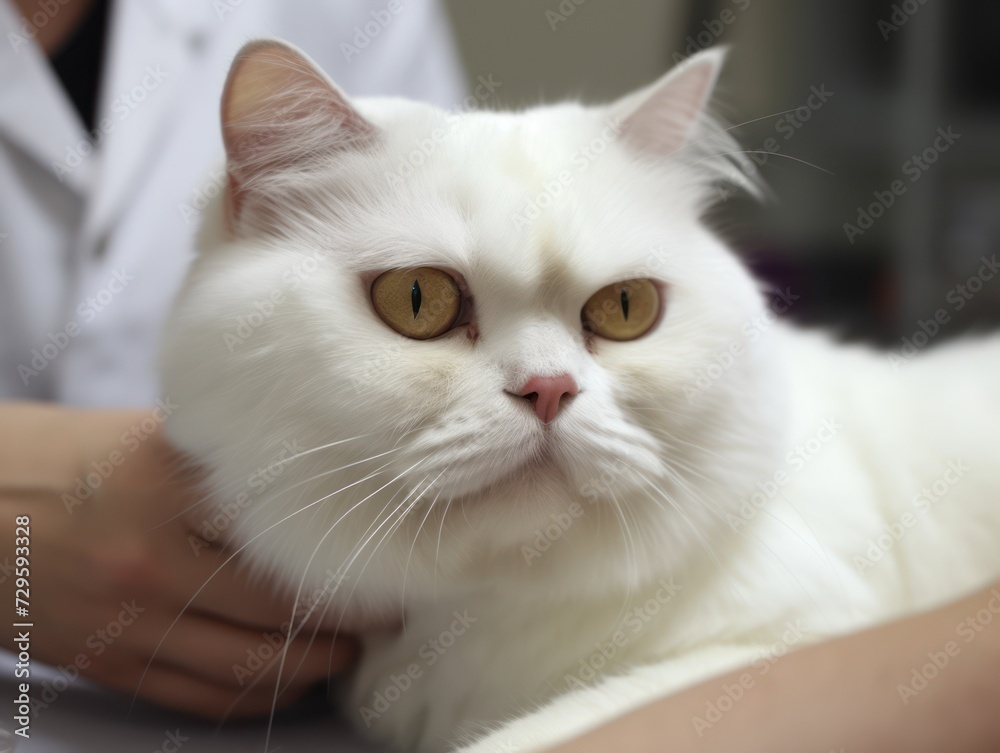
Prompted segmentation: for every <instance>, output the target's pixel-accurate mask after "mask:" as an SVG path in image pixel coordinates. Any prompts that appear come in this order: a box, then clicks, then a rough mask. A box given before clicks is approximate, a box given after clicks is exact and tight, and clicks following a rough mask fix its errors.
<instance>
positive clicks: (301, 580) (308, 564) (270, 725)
mask: <svg viewBox="0 0 1000 753" xmlns="http://www.w3.org/2000/svg"><path fill="white" fill-rule="evenodd" d="M419 464H420V461H417V462H416V463H414V464H413V465H412V466H410V467H409V468H407V469H406V470H405V471H403V472H401V473H400V474H399V475H397V476H396V477H395V478H393V479H392V480H390V481H389V482H388V483H386V484H384V485H383V486H381V487H380V488H379V489H377V490H376V491H374V492H372V493H371V494H369V495H368V496H366V497H364V498H363V499H361V500H360V501H359V502H357V503H356V504H354V505H353V506H352V507H351V508H350V509H348V511H347V512H345V513H344V514H343V515H341V516H340V517H339V518H338V519H337V520H336V521H334V523H333V525H331V526H330V527H329V528H328V529H327V531H326V533H324V534H323V536H322V538H320V540H319V541H318V542H317V544H316V546H315V547H314V548H313V551H312V554H311V555H310V556H309V560H308V562H306V566H305V568H303V572H302V576H301V577H300V578H299V584H298V587H297V588H296V591H295V600H294V602H293V607H292V616H291V620H290V621H289V626H288V632H289V634H290V635H291V633H292V630H293V628H294V627H295V613H296V611H297V610H298V604H299V600H300V599H301V598H302V589H303V587H304V584H305V580H306V576H307V575H308V573H309V568H310V567H311V565H312V562H313V560H314V559H315V557H316V554H317V553H318V552H319V550H320V548H321V547H322V545H323V543H324V542H325V541H326V538H327V537H328V536H329V535H330V534H331V533H332V532H333V530H334V529H335V528H336V527H337V525H338V524H339V523H340V522H341V521H342V520H344V518H345V517H347V515H348V514H350V513H351V512H352V511H353V510H355V509H357V508H358V507H360V506H361V505H362V504H364V503H365V502H367V501H368V500H369V499H371V498H372V497H374V496H375V495H376V494H378V493H379V492H380V491H382V490H383V489H385V488H386V487H388V486H389V485H391V484H393V483H395V482H396V481H398V480H399V479H401V478H402V477H403V476H405V475H406V474H407V473H409V472H410V471H412V470H413V469H414V468H416V467H417V466H418V465H419ZM313 504H315V503H313ZM386 506H388V505H386ZM383 509H384V508H383ZM376 530H378V529H376ZM352 562H353V560H352ZM349 569H350V563H348V565H347V567H345V568H343V570H340V569H338V572H341V573H342V575H343V576H344V577H346V574H347V571H348V570H349ZM342 582H343V579H340V580H338V581H337V583H336V585H335V586H334V589H333V591H332V592H331V593H330V600H329V601H328V603H327V607H326V608H328V607H329V604H330V603H332V601H333V597H334V596H335V595H336V593H337V591H338V589H339V588H340V584H341V583H342ZM326 608H324V614H325V612H326ZM314 610H315V606H312V607H310V610H309V613H308V614H307V615H306V616H305V617H304V618H303V619H302V624H303V625H304V624H306V622H307V621H308V619H309V617H311V616H312V613H313V611H314ZM342 618H343V617H342ZM342 618H341V619H342ZM339 632H340V623H339V622H338V624H337V630H335V631H334V638H335V639H336V636H337V635H338V634H339ZM289 643H290V641H286V642H285V645H284V647H283V648H282V652H281V661H280V663H279V664H278V676H277V678H276V679H275V682H274V697H273V699H272V702H271V716H270V718H269V719H268V723H267V734H266V737H265V744H264V747H265V750H266V749H267V748H268V747H269V746H270V741H271V733H272V728H273V723H274V713H275V711H276V710H277V708H278V697H279V695H280V691H281V676H282V673H283V671H284V667H285V662H286V660H287V657H288V646H289ZM310 643H311V641H310ZM300 666H301V664H300ZM297 670H298V668H296V671H297Z"/></svg>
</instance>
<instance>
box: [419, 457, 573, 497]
mask: <svg viewBox="0 0 1000 753" xmlns="http://www.w3.org/2000/svg"><path fill="white" fill-rule="evenodd" d="M540 483H541V484H542V487H541V488H552V487H566V486H567V485H568V483H569V477H568V476H567V475H566V473H565V471H564V470H563V469H562V468H561V467H560V465H559V464H558V463H557V462H556V461H555V460H554V458H553V454H552V452H551V451H550V449H549V448H548V446H544V447H543V448H542V451H541V453H540V454H539V455H538V456H536V457H532V458H531V459H529V460H526V461H524V462H523V463H521V464H519V465H517V466H515V467H514V468H513V469H510V470H508V471H507V472H505V473H501V474H498V475H497V476H495V477H493V478H485V477H484V475H483V474H478V475H477V474H468V475H464V476H459V477H457V478H454V479H450V480H449V481H448V482H447V483H445V484H442V485H441V487H439V490H440V492H441V499H449V500H452V501H453V503H461V504H482V503H488V502H492V501H497V500H502V501H505V502H509V501H511V500H513V499H520V498H522V497H525V496H537V493H538V489H539V484H540ZM437 491H438V490H435V493H437Z"/></svg>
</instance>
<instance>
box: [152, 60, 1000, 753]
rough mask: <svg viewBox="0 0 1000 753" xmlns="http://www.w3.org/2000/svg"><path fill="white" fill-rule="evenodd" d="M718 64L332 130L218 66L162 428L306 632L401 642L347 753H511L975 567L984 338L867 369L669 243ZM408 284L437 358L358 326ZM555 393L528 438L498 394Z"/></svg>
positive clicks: (937, 587) (363, 692)
mask: <svg viewBox="0 0 1000 753" xmlns="http://www.w3.org/2000/svg"><path fill="white" fill-rule="evenodd" d="M719 63H720V59H719V58H718V56H715V55H713V54H709V55H702V56H700V58H699V59H698V60H697V61H692V62H691V63H690V64H689V65H687V66H685V67H684V68H683V69H682V70H681V71H680V73H678V74H674V75H673V76H672V77H670V78H667V79H665V80H664V81H663V82H660V83H659V84H657V85H655V86H654V87H651V88H650V89H648V90H645V91H644V92H640V93H638V94H635V95H632V96H631V97H629V98H626V99H625V100H623V101H622V102H619V103H616V104H615V105H613V106H612V107H610V108H602V109H587V108H583V107H580V106H578V105H562V106H557V107H551V108H540V109H538V110H536V111H531V112H529V113H526V114H517V115H515V114H502V113H501V114H494V113H471V114H464V115H462V116H446V115H445V114H443V113H441V112H439V111H435V110H433V109H432V108H428V107H426V106H419V105H414V104H410V103H404V102H396V101H372V102H365V103H358V106H357V109H355V108H354V107H352V106H351V105H350V104H349V103H347V101H346V99H345V98H344V97H343V95H342V94H341V93H340V92H339V91H337V90H336V89H335V88H333V87H332V86H331V85H330V84H329V82H327V81H325V80H324V79H322V77H321V76H319V75H318V74H317V73H316V72H315V71H312V70H310V69H309V68H308V65H307V64H305V63H304V62H303V61H302V60H301V58H299V57H298V56H297V54H296V53H295V52H294V51H292V50H289V49H288V48H285V47H281V46H276V45H267V44H260V43H258V44H257V45H251V46H250V47H249V48H248V51H247V52H246V53H244V55H243V56H242V57H241V59H240V62H238V64H237V65H236V66H234V73H233V74H231V77H230V83H229V84H228V85H227V95H226V97H225V99H224V107H223V112H224V116H223V118H224V126H225V129H226V130H225V133H226V137H227V147H228V149H229V158H230V166H229V170H230V175H231V181H232V182H231V184H230V189H229V192H228V196H227V199H226V201H225V202H223V203H220V205H219V206H217V207H216V214H215V216H214V219H213V220H212V221H211V222H209V225H208V227H207V229H206V231H205V233H204V236H203V249H202V255H201V257H200V258H199V260H198V261H197V262H196V264H195V266H194V268H193V270H192V273H191V276H190V278H189V282H188V285H187V286H186V289H185V291H184V293H183V294H182V296H181V299H180V301H179V303H178V307H177V312H176V315H175V317H174V319H173V322H172V324H171V328H170V331H169V333H168V339H167V350H166V360H165V363H166V364H167V365H166V368H165V387H166V391H167V392H168V393H169V394H170V395H171V397H172V398H173V399H174V400H176V401H177V402H178V403H179V404H180V405H181V407H180V409H179V410H178V411H177V412H176V413H175V415H174V416H172V417H171V421H170V422H169V424H168V433H169V436H170V438H171V439H172V440H173V441H174V442H175V443H176V444H178V446H180V447H181V448H182V449H184V450H186V451H188V452H189V453H191V454H192V455H193V456H195V457H197V458H199V459H200V460H201V461H202V462H204V463H205V465H206V466H207V467H208V468H209V470H210V471H211V482H212V485H213V488H214V489H215V490H216V491H217V492H218V498H219V500H220V502H223V501H224V500H226V499H227V497H229V498H231V497H233V495H234V494H237V493H239V492H244V494H243V497H242V498H241V499H242V500H243V501H242V503H241V504H240V505H239V509H238V510H237V513H236V515H235V516H234V520H233V525H232V526H231V528H229V530H228V532H227V534H226V535H227V536H228V537H229V538H230V539H231V541H232V542H233V544H234V545H238V546H245V547H246V553H247V554H248V555H249V557H250V558H251V560H252V561H253V562H255V563H256V564H257V566H258V567H259V569H261V570H264V571H269V572H273V573H275V574H276V575H277V576H278V577H279V578H280V579H282V580H283V582H285V583H286V584H288V587H289V588H291V589H293V590H294V591H298V592H299V593H300V594H301V595H302V596H308V595H310V594H313V593H315V590H316V588H317V587H323V586H325V590H326V592H327V594H326V596H327V601H323V603H322V607H321V608H322V609H323V610H324V611H326V612H327V621H328V622H329V623H331V624H333V625H336V624H338V623H342V625H343V626H345V627H351V626H357V625H363V624H365V623H366V622H370V621H372V620H387V621H392V620H394V619H404V620H405V627H404V629H403V630H402V631H401V632H400V633H399V634H393V635H392V636H386V635H384V634H383V635H380V636H378V635H376V636H373V637H371V638H369V639H368V641H367V644H368V646H367V651H366V653H365V656H364V659H363V661H362V663H361V666H360V667H359V669H358V672H357V677H356V679H355V681H354V689H353V691H352V693H351V694H350V698H349V700H348V702H347V705H346V711H347V713H348V715H349V716H351V717H352V718H353V719H355V720H356V721H357V722H358V724H359V726H360V727H361V728H362V729H367V730H369V732H370V734H372V735H373V736H374V737H376V738H378V739H383V740H387V741H391V742H393V743H395V744H397V745H399V746H402V747H408V748H412V747H419V748H420V749H426V750H432V749H441V748H447V747H448V746H449V745H453V744H456V743H459V742H462V741H463V740H467V739H469V738H470V737H471V736H473V735H475V734H477V733H481V732H482V731H483V730H485V729H497V730H498V731H496V732H494V733H491V734H489V735H487V736H486V737H484V738H481V739H480V741H479V742H477V743H474V747H475V749H477V750H478V749H482V750H529V749H532V748H534V747H539V746H541V745H545V744H551V743H553V742H556V741H558V740H561V739H563V738H565V737H568V736H570V735H572V734H574V733H576V732H579V731H581V730H582V729H585V728H586V727H588V726H593V725H595V724H598V723H600V722H601V721H604V720H605V719H607V718H609V717H610V716H613V715H615V714H617V713H619V712H621V711H622V710H624V709H625V708H628V707H631V706H635V705H638V704H640V703H642V702H644V701H648V700H651V699H652V698H654V697H656V696H657V695H661V694H663V693H665V692H668V691H670V690H674V689H677V688H679V687H683V686H685V685H687V684H690V683H692V682H694V681H696V680H698V679H702V678H705V677H707V676H710V675H712V674H716V673H718V672H719V671H721V670H724V669H726V668H729V667H732V666H737V665H741V664H751V663H754V664H753V669H751V670H750V672H751V679H753V676H755V673H758V672H764V671H766V670H767V667H768V666H769V665H770V662H771V661H772V660H773V657H772V656H771V654H769V652H774V651H777V652H778V653H782V652H784V651H785V650H787V649H790V648H794V647H796V646H798V645H802V644H804V643H806V642H812V641H817V640H822V639H823V638H825V637H828V636H831V635H835V634H838V633H841V632H844V631H846V630H850V629H853V628H857V627H860V626H863V625H868V624H872V623H874V622H877V621H880V620H884V619H886V618H889V617H892V616H895V615H899V614H903V613H906V612H908V611H913V610H916V609H919V608H922V607H926V606H929V605H932V604H936V603H939V602H941V601H943V600H945V599H947V598H949V597H953V596H957V595H958V594H960V593H962V592H964V591H967V590H969V589H972V588H974V587H976V586H978V585H982V584H984V583H987V582H988V581H989V580H990V579H991V578H996V577H997V576H1000V551H998V547H997V542H998V541H1000V503H998V502H997V498H998V497H997V495H998V492H1000V473H998V472H997V471H996V470H995V469H994V468H993V467H992V465H991V460H992V459H993V457H994V456H995V449H994V446H993V444H992V443H991V440H992V439H993V437H994V436H995V431H994V428H993V422H992V420H990V417H997V416H1000V396H998V394H997V393H996V391H995V390H993V389H991V385H992V383H993V380H994V376H993V375H995V374H996V373H997V372H998V369H1000V342H998V341H997V340H996V339H992V340H986V341H982V342H979V343H968V344H963V345H959V346H950V347H945V348H941V349H939V350H936V351H934V352H932V353H929V354H927V355H926V356H921V357H919V358H917V359H914V360H913V362H911V363H906V364H903V365H902V367H900V368H898V369H896V368H894V367H893V365H892V364H890V362H889V361H888V360H887V359H886V358H885V357H884V356H882V355H877V354H874V353H871V352H868V351H865V350H862V349H854V348H841V347H837V346H835V345H833V344H832V343H831V342H830V341H828V340H827V339H825V338H823V337H821V336H817V335H810V334H805V333H801V332H797V331H795V330H792V329H791V328H788V327H786V326H785V325H783V324H781V323H775V322H774V321H773V317H771V316H768V315H767V314H768V313H769V312H767V311H766V310H765V307H764V304H763V301H762V299H761V296H760V294H759V293H758V291H757V290H756V288H755V285H754V283H753V281H752V280H751V279H750V277H749V276H748V275H747V273H746V272H745V271H744V269H743V267H742V266H741V265H740V264H739V262H738V261H737V260H736V259H735V258H734V257H733V256H732V255H731V254H730V253H729V252H728V250H727V249H726V248H725V247H724V246H723V245H722V244H721V243H720V242H719V241H718V240H717V239H715V238H714V237H713V236H712V235H711V234H710V233H709V232H708V231H707V230H705V229H704V228H703V227H702V225H701V222H700V219H699V218H700V216H701V213H702V210H703V209H704V207H705V206H706V205H708V204H709V203H711V201H712V185H713V183H714V181H715V180H716V179H717V178H718V177H719V176H720V175H722V176H725V175H726V174H727V173H728V172H730V171H731V170H732V169H733V161H732V157H731V156H727V154H726V153H727V152H731V151H733V144H732V142H731V141H730V140H728V137H727V136H726V135H725V134H724V133H722V134H720V133H719V132H716V131H712V130H711V129H710V127H709V126H707V125H705V124H703V123H702V122H701V117H700V115H699V113H700V111H701V108H702V106H703V104H704V100H705V99H706V97H707V96H708V92H709V91H710V90H711V86H712V83H713V82H714V78H715V74H716V72H717V70H718V66H719ZM262 82H263V83H262ZM302 102H308V103H309V106H308V107H301V106H300V105H301V103H302ZM324 112H325V113H326V117H324V116H323V113H324ZM279 115H280V116H281V117H282V118H283V125H282V127H281V128H278V129H276V128H275V127H274V123H275V118H276V117H277V116H279ZM435 129H440V130H435ZM415 150H416V151H417V152H420V153H421V154H422V155H423V157H422V158H421V159H420V163H421V164H415V163H416V160H415V159H414V158H413V155H414V154H415V153H416V152H415ZM407 166H408V167H407ZM411 267H420V268H432V269H436V270H445V272H447V273H448V274H449V275H453V276H454V277H455V279H456V280H457V283H456V285H457V286H458V287H459V288H461V291H462V296H463V300H464V303H463V309H462V311H463V313H462V314H461V315H460V316H458V318H457V319H456V323H455V325H454V327H453V329H452V330H450V331H449V332H448V334H446V335H444V336H443V337H439V338H437V339H431V340H426V341H418V340H413V339H407V338H405V337H402V336H401V335H399V334H397V333H396V332H394V331H392V329H390V328H389V327H388V326H386V324H385V322H383V321H380V319H379V317H380V316H382V315H381V314H380V313H376V311H375V310H373V308H372V306H373V304H372V298H371V296H372V293H371V291H372V289H373V288H372V283H373V281H374V280H375V279H376V278H377V277H378V275H379V273H381V272H383V271H386V270H393V269H400V268H411ZM646 278H649V279H652V280H654V281H656V284H657V285H658V286H659V288H658V289H659V290H660V291H661V295H662V297H663V301H664V303H663V311H662V313H661V315H660V318H659V321H658V322H657V324H656V325H655V326H653V328H652V329H651V330H650V331H649V332H648V333H647V334H645V335H644V336H642V337H639V338H638V339H634V340H632V341H626V342H619V341H614V340H607V339H601V338H599V337H596V336H595V335H593V334H591V333H588V332H585V331H583V328H582V327H581V313H580V312H581V307H583V306H584V305H585V304H586V302H587V301H588V298H590V297H591V296H592V295H593V294H594V291H596V290H598V289H600V288H602V286H606V285H608V284H609V283H616V282H617V281H621V280H634V279H646ZM623 295H624V294H623ZM796 295H797V292H796V291H784V299H785V301H786V305H788V304H794V298H795V296H796ZM622 300H623V301H624V298H623V299H622ZM418 304H419V302H418V300H417V299H416V298H415V299H414V302H413V317H414V318H416V316H417V308H418ZM625 318H626V319H627V315H626V317H625ZM241 322H242V323H241ZM555 375H562V376H559V378H560V379H562V378H564V377H565V378H567V379H571V382H570V383H571V384H572V385H573V387H574V391H573V392H568V393H563V394H562V400H563V404H562V405H561V407H559V413H558V415H557V416H556V417H555V418H554V419H552V418H551V416H549V415H545V416H544V417H543V413H542V412H540V410H539V409H538V408H537V406H536V404H535V402H534V401H532V402H531V404H530V405H529V403H528V401H527V400H525V398H524V397H522V396H521V395H524V394H526V393H525V391H524V388H525V385H526V384H532V383H533V382H532V380H533V379H537V378H539V377H542V378H545V379H551V378H555ZM943 385H949V390H948V391H943V390H942V389H941V387H942V386H943ZM531 394H532V395H536V397H537V394H536V393H531ZM556 397H557V404H558V398H559V395H557V396H556ZM553 415H554V414H553ZM969 416H973V417H975V420H971V421H970V420H968V417H969ZM289 443H292V444H291V445H289ZM289 446H292V447H294V448H296V449H295V451H294V453H290V452H289V451H288V450H287V448H288V447H289ZM268 466H272V472H270V473H269V474H267V475H266V476H263V477H262V476H260V474H259V473H258V471H259V469H262V468H267V467H268ZM261 478H265V479H266V483H262V482H261ZM935 484H937V489H938V490H940V491H941V492H942V493H941V494H938V493H937V491H935V487H934V485H935ZM925 487H926V488H928V489H929V490H930V493H931V497H927V496H926V495H925V496H924V497H922V498H921V497H919V495H921V494H922V491H921V490H922V489H924V488H925ZM755 494H756V496H754V495H755ZM887 529H888V533H887ZM886 536H887V537H888V538H886ZM880 537H882V539H881V543H879V541H880ZM873 541H874V542H875V544H872V543H871V542H873ZM873 546H874V547H875V548H876V549H877V550H878V551H875V550H873V549H872V547H873ZM866 563H867V564H866ZM584 686H590V687H589V688H585V687H584ZM722 693H723V689H722V688H721V687H720V694H722ZM552 699H555V700H552ZM534 709H538V710H537V711H534ZM706 713H707V712H706ZM511 719H516V720H515V721H513V722H512V723H511V724H510V725H509V726H507V724H506V723H507V722H509V721H510V720H511ZM704 722H705V723H707V724H711V723H712V721H711V719H708V718H706V719H705V720H704Z"/></svg>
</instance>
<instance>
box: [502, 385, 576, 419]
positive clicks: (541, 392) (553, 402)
mask: <svg viewBox="0 0 1000 753" xmlns="http://www.w3.org/2000/svg"><path fill="white" fill-rule="evenodd" d="M579 391H580V388H579V387H577V386H576V382H575V381H573V377H571V376H570V375H569V374H560V375H559V376H533V377H531V379H529V380H528V381H527V382H525V383H524V386H523V387H522V388H521V389H520V390H518V391H517V392H516V393H515V394H516V395H518V396H519V397H523V398H527V399H528V401H529V402H530V403H531V406H532V407H533V408H534V409H535V413H536V414H537V415H538V417H539V418H540V419H541V421H542V423H543V424H547V423H551V422H552V420H553V419H554V418H555V417H556V414H557V413H558V412H559V403H560V401H561V400H562V399H563V398H564V397H566V396H567V395H568V396H570V397H573V395H575V394H577V393H578V392H579Z"/></svg>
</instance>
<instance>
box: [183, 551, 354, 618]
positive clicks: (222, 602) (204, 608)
mask: <svg viewBox="0 0 1000 753" xmlns="http://www.w3.org/2000/svg"><path fill="white" fill-rule="evenodd" d="M183 547H185V548H186V551H183V550H180V551H176V552H174V556H173V557H172V558H171V559H172V561H173V562H174V565H175V571H174V577H175V580H174V588H175V594H176V597H177V598H178V599H179V600H183V601H184V602H186V601H188V600H190V601H191V607H193V608H194V609H195V610H197V611H200V612H204V613H210V614H215V615H218V616H220V617H223V618H225V619H227V620H229V621H232V622H238V623H242V624H245V625H247V626H250V627H260V628H265V627H273V626H275V625H281V624H283V623H291V622H294V623H295V624H296V625H298V624H300V623H302V622H303V621H307V622H309V623H310V624H312V625H316V624H319V622H320V621H321V619H322V617H323V615H324V613H325V612H326V611H327V607H328V606H329V604H330V600H331V597H332V596H333V594H334V591H335V590H336V588H337V585H336V583H335V582H333V581H332V580H330V579H327V580H326V581H324V582H323V583H320V584H318V585H312V584H306V585H304V586H303V588H302V590H301V593H299V594H298V600H297V601H296V593H295V590H291V592H288V590H287V589H284V588H282V587H279V586H278V585H276V584H275V583H274V582H273V581H271V580H261V579H259V578H253V577H252V576H251V575H250V574H248V573H247V572H246V570H245V568H243V567H241V566H242V565H243V564H244V560H243V557H242V556H241V555H240V554H236V553H234V552H230V551H222V550H217V549H198V552H197V554H194V553H193V551H192V549H191V548H190V547H188V546H187V543H184V544H183ZM338 614H339V613H338Z"/></svg>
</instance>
